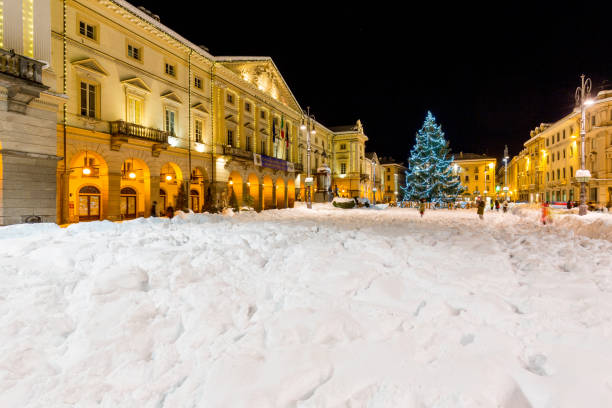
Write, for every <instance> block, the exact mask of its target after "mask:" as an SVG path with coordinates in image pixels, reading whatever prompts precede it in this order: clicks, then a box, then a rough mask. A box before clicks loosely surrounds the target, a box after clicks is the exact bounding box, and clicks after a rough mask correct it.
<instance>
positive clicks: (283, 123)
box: [281, 115, 285, 139]
mask: <svg viewBox="0 0 612 408" xmlns="http://www.w3.org/2000/svg"><path fill="white" fill-rule="evenodd" d="M284 138H285V115H281V139H284Z"/></svg>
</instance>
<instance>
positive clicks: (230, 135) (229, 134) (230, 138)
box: [227, 129, 234, 146]
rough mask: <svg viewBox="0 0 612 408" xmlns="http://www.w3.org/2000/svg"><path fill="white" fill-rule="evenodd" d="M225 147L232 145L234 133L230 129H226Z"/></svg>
mask: <svg viewBox="0 0 612 408" xmlns="http://www.w3.org/2000/svg"><path fill="white" fill-rule="evenodd" d="M227 145H228V146H233V145H234V131H233V130H231V129H227Z"/></svg>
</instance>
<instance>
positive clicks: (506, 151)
mask: <svg viewBox="0 0 612 408" xmlns="http://www.w3.org/2000/svg"><path fill="white" fill-rule="evenodd" d="M508 159H510V156H508V145H505V146H504V195H505V196H506V201H508V190H509V189H508Z"/></svg>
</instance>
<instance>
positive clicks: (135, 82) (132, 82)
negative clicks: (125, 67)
mask: <svg viewBox="0 0 612 408" xmlns="http://www.w3.org/2000/svg"><path fill="white" fill-rule="evenodd" d="M121 83H122V84H123V85H125V86H127V87H129V88H132V89H135V90H137V91H141V92H146V93H151V88H149V87H148V86H147V84H146V83H145V81H143V80H142V79H140V78H138V77H134V78H130V79H124V80H123V81H121Z"/></svg>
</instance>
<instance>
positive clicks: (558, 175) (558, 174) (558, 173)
mask: <svg viewBox="0 0 612 408" xmlns="http://www.w3.org/2000/svg"><path fill="white" fill-rule="evenodd" d="M560 178H561V170H560V169H557V180H559V179H560Z"/></svg>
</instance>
